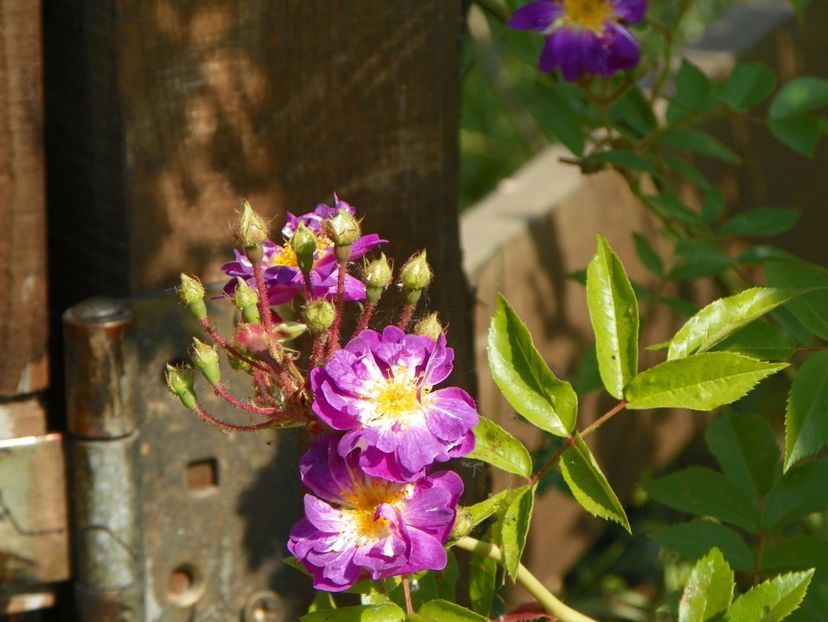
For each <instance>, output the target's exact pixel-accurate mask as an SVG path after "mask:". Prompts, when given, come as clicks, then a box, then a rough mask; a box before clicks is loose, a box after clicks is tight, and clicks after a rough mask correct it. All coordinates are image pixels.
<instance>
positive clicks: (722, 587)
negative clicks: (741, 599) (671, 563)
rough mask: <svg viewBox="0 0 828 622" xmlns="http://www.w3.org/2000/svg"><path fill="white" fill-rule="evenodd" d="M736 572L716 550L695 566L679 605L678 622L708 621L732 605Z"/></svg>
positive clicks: (711, 551)
mask: <svg viewBox="0 0 828 622" xmlns="http://www.w3.org/2000/svg"><path fill="white" fill-rule="evenodd" d="M733 586H734V584H733V570H731V568H730V566H728V565H727V562H726V561H725V560H724V557H722V553H721V551H719V549H716V548H713V549H711V550H710V552H709V553H708V554H707V555H706V556H704V557H702V558H701V559H700V560H699V561H697V562H696V565H695V566H693V571H692V572H691V573H690V578H689V579H688V580H687V585H686V586H685V588H684V592H683V593H682V595H681V602H680V603H679V622H706V621H707V620H710V619H711V618H712V617H713V616H715V615H716V614H717V613H719V612H721V611H725V610H726V609H727V608H728V607H729V606H730V601H731V599H732V598H733Z"/></svg>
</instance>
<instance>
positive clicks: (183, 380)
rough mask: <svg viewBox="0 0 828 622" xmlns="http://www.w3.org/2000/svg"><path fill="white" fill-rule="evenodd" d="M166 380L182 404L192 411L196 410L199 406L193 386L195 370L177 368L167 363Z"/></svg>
mask: <svg viewBox="0 0 828 622" xmlns="http://www.w3.org/2000/svg"><path fill="white" fill-rule="evenodd" d="M164 379H165V380H166V381H167V386H168V387H169V389H170V391H171V392H172V393H173V395H176V396H177V397H178V399H180V400H181V403H182V404H184V406H186V407H187V408H189V409H190V410H195V407H196V405H197V404H198V399H197V398H196V394H195V391H193V385H194V384H195V378H194V377H193V370H192V369H190V368H189V367H175V366H174V365H170V364H169V363H167V367H166V369H165V370H164Z"/></svg>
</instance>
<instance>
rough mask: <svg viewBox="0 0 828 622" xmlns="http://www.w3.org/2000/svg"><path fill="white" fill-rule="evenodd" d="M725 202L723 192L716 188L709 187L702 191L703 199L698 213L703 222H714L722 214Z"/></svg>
mask: <svg viewBox="0 0 828 622" xmlns="http://www.w3.org/2000/svg"><path fill="white" fill-rule="evenodd" d="M726 204H727V200H726V199H725V195H724V192H722V191H721V190H719V189H718V188H710V189H708V190H706V191H705V193H704V201H702V206H701V210H700V211H699V215H700V216H701V218H702V220H703V221H704V222H706V223H708V224H710V223H714V222H716V221H717V220H718V219H719V218H721V216H722V214H724V210H725V205H726Z"/></svg>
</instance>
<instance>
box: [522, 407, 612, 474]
mask: <svg viewBox="0 0 828 622" xmlns="http://www.w3.org/2000/svg"><path fill="white" fill-rule="evenodd" d="M626 405H627V402H625V401H624V400H621V401H620V402H618V403H617V404H616V405H615V406H613V407H612V408H610V409H609V410H608V411H607V412H605V413H604V414H603V415H601V416H600V417H598V419H596V420H595V421H593V422H592V424H591V425H589V426H587V427H586V428H585V429H584V430H583V431H582V432H580V434H579V436H580V437H581V438H586V437H587V436H589V435H590V434H592V433H593V432H595V430H597V429H598V428H600V427H601V426H602V425H604V424H605V423H606V422H607V421H609V420H610V419H612V417H613V416H615V415H617V414H618V413H619V412H621V411H622V410H624V407H625V406H626ZM574 444H575V437H573V436H570V437H569V438H567V439H566V440H565V441H564V443H563V445H561V446H560V447H559V448H558V451H556V452H555V453H554V454H552V456H551V457H550V458H549V460H547V461H546V462H545V463H544V465H543V466H542V467H541V468H540V469H539V470H538V472H537V473H535V474H534V475H533V476H532V477H531V478H529V485H530V486H532V485H534V484H537V483H538V482H539V481H540V480H541V478H542V477H543V476H544V475H546V474H547V473H548V472H549V469H551V468H552V467H553V466H555V465H556V464H557V463H558V460H560V459H561V456H562V455H563V453H564V452H565V451H566V450H567V449H569V448H570V447H572V446H573V445H574Z"/></svg>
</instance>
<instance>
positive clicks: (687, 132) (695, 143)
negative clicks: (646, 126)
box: [661, 127, 742, 164]
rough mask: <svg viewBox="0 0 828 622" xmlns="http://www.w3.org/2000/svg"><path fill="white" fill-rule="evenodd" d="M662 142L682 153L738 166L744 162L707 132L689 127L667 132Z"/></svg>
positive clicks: (663, 135)
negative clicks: (686, 152)
mask: <svg viewBox="0 0 828 622" xmlns="http://www.w3.org/2000/svg"><path fill="white" fill-rule="evenodd" d="M661 142H662V143H663V144H664V145H665V146H667V147H673V148H674V149H679V150H681V151H693V152H695V153H699V154H701V155H706V156H709V157H711V158H716V159H717V160H722V161H724V162H731V163H733V164H737V163H739V162H741V161H742V158H740V157H739V156H738V155H736V154H735V153H734V152H733V151H731V150H730V149H728V148H727V147H725V146H724V145H723V144H722V143H721V142H719V141H718V140H717V139H715V138H713V136H711V135H710V134H708V133H707V132H702V131H701V130H696V129H692V128H689V127H688V128H672V129H669V130H667V131H666V132H664V134H662V136H661Z"/></svg>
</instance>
